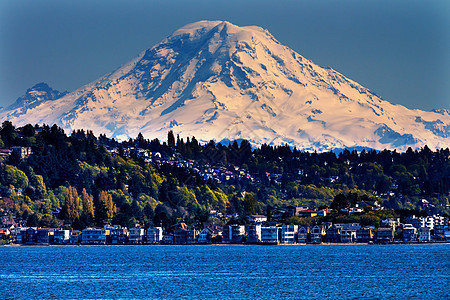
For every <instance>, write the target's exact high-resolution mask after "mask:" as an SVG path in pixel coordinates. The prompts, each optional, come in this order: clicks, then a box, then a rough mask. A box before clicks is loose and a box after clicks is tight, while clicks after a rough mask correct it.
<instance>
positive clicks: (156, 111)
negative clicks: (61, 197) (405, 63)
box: [0, 21, 450, 151]
mask: <svg viewBox="0 0 450 300" xmlns="http://www.w3.org/2000/svg"><path fill="white" fill-rule="evenodd" d="M33 89H34V90H33ZM33 89H30V90H29V91H28V92H27V95H28V94H29V95H28V97H31V96H32V95H36V94H38V96H39V95H40V97H38V98H36V97H35V98H33V99H31V100H30V99H28V100H27V95H25V96H23V97H21V98H19V99H18V102H16V103H15V104H14V105H12V106H11V107H9V108H5V109H3V110H2V111H1V112H0V118H1V119H2V120H10V121H12V122H13V123H14V124H15V125H24V124H28V123H31V124H42V123H45V124H54V123H55V124H57V125H58V126H60V127H62V128H63V129H65V130H66V132H69V133H70V131H72V130H75V129H81V128H83V129H89V130H93V131H94V133H95V134H100V133H105V134H106V135H107V136H109V137H114V138H116V139H119V140H123V139H127V138H129V137H133V138H134V137H136V136H137V135H138V133H139V132H141V133H142V134H143V135H144V137H146V138H152V139H153V138H159V139H162V140H165V139H166V137H167V132H168V131H169V130H173V132H174V133H175V134H180V136H181V137H187V136H195V137H196V138H197V139H198V140H200V141H209V140H214V141H216V142H221V141H222V142H223V141H229V140H235V139H247V140H249V141H250V142H251V143H252V144H253V145H260V144H263V143H267V144H272V145H279V144H284V143H287V144H289V145H291V146H296V147H297V148H298V149H303V150H317V151H327V150H331V149H335V148H345V147H367V148H373V149H398V150H405V149H406V148H408V147H412V148H420V147H423V146H424V145H428V147H430V148H432V149H433V148H447V147H448V146H449V145H450V116H449V114H448V111H446V110H435V112H426V111H421V110H417V109H415V110H411V109H408V108H406V107H404V106H401V105H393V104H391V103H389V102H388V101H385V100H382V99H380V97H378V96H377V95H376V94H375V93H373V92H371V91H369V90H368V89H366V88H364V87H363V86H361V85H359V84H358V83H357V82H355V81H353V80H350V79H348V78H346V77H345V76H343V75H342V74H340V73H338V72H337V71H335V70H333V69H331V68H322V67H320V66H318V65H316V64H314V63H313V62H311V61H310V60H308V59H306V58H304V57H302V56H301V55H299V54H298V53H296V52H294V51H293V50H291V49H289V48H288V47H286V46H284V45H282V44H280V43H279V42H278V41H277V40H276V39H275V38H274V37H273V36H272V35H271V34H270V33H269V32H268V31H267V30H264V29H262V28H260V27H256V26H247V27H238V26H235V25H233V24H231V23H229V22H225V21H200V22H196V23H193V24H189V25H186V26H185V27H183V28H181V29H179V30H177V31H175V32H174V33H173V34H172V35H170V36H169V37H167V38H166V39H164V40H163V41H162V42H161V43H159V44H157V45H155V46H154V47H152V48H150V49H148V50H146V51H144V52H142V53H141V54H140V55H139V56H137V57H136V58H135V59H133V60H132V61H130V62H128V63H127V64H125V65H123V66H122V67H120V68H119V69H117V70H116V71H114V72H112V73H110V74H107V75H105V76H103V77H102V78H100V79H98V80H96V81H95V82H92V83H90V84H87V85H86V86H83V87H81V88H80V89H78V90H76V91H74V92H72V93H59V92H57V91H54V90H51V89H50V88H48V86H47V87H46V88H42V84H41V85H38V86H36V87H34V88H33ZM42 93H43V94H42ZM45 93H51V95H50V96H46V95H45ZM24 97H25V98H24ZM19 100H20V101H19ZM424 101H425V99H424Z"/></svg>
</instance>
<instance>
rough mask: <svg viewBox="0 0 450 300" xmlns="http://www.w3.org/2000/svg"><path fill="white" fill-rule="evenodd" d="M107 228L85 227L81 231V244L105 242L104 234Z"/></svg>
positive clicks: (106, 232)
mask: <svg viewBox="0 0 450 300" xmlns="http://www.w3.org/2000/svg"><path fill="white" fill-rule="evenodd" d="M107 235H109V230H106V229H102V228H85V229H83V231H82V232H81V243H83V244H106V236H107Z"/></svg>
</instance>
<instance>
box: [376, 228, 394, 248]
mask: <svg viewBox="0 0 450 300" xmlns="http://www.w3.org/2000/svg"><path fill="white" fill-rule="evenodd" d="M376 241H377V243H382V244H386V243H392V242H393V241H394V228H392V227H385V228H382V227H380V228H378V231H377V237H376Z"/></svg>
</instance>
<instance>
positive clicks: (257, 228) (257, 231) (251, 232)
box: [247, 224, 261, 243]
mask: <svg viewBox="0 0 450 300" xmlns="http://www.w3.org/2000/svg"><path fill="white" fill-rule="evenodd" d="M260 242H261V224H252V225H248V235H247V243H260Z"/></svg>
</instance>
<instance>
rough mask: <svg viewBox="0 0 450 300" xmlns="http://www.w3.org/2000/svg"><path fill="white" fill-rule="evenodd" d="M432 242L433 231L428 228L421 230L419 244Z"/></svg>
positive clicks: (421, 228)
mask: <svg viewBox="0 0 450 300" xmlns="http://www.w3.org/2000/svg"><path fill="white" fill-rule="evenodd" d="M430 241H431V230H430V228H428V227H420V228H419V242H430Z"/></svg>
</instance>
